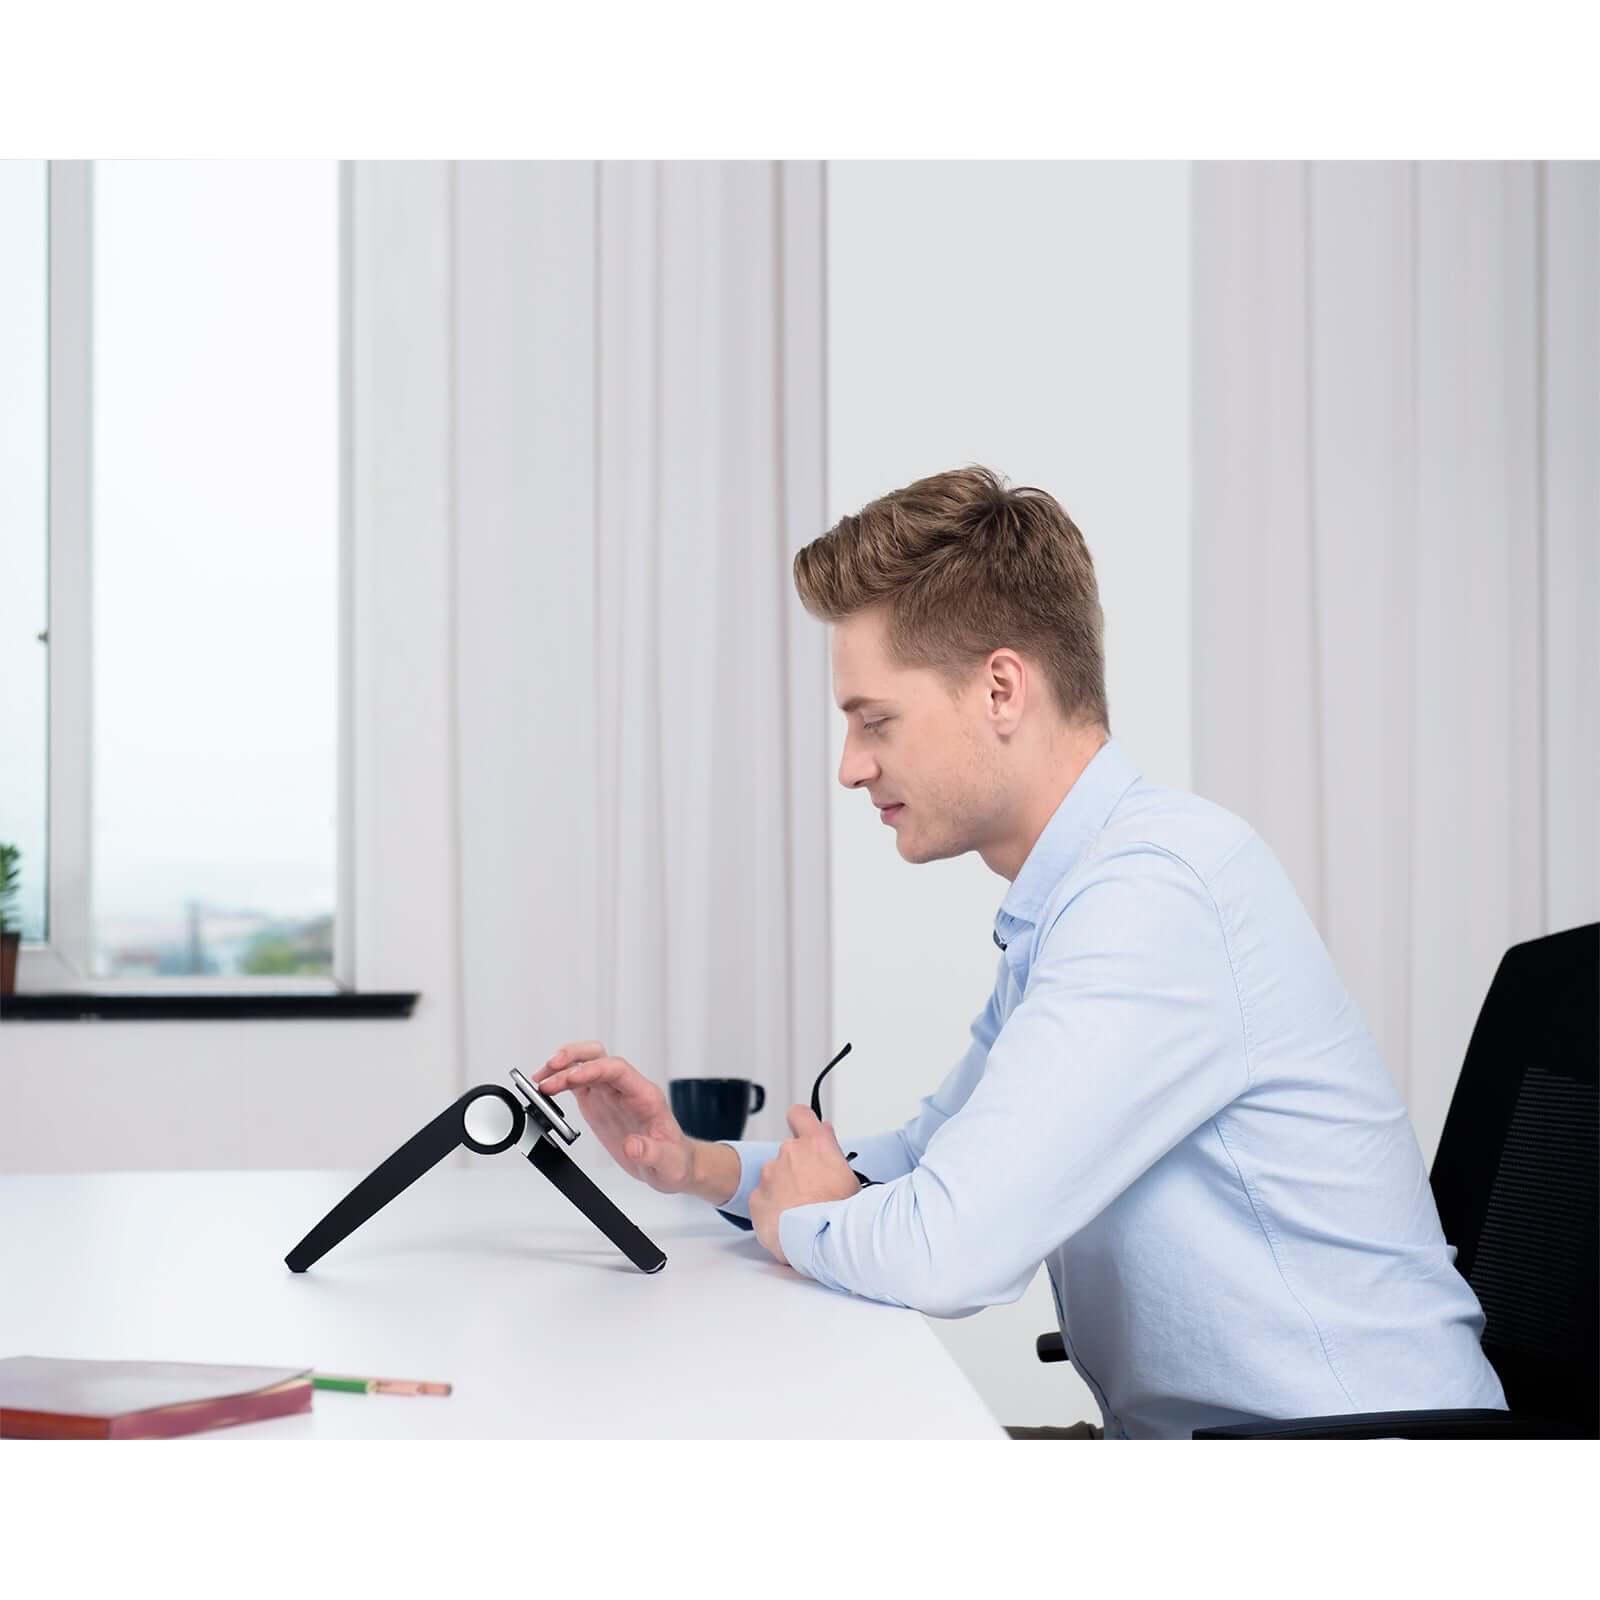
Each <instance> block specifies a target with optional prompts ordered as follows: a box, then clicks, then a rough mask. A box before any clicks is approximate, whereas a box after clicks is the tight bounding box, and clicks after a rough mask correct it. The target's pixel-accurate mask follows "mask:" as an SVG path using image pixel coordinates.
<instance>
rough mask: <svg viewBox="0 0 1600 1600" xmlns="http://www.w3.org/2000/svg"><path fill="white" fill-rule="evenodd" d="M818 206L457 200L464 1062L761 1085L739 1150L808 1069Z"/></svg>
mask: <svg viewBox="0 0 1600 1600" xmlns="http://www.w3.org/2000/svg"><path fill="white" fill-rule="evenodd" d="M822 181H823V180H822V169H821V165H820V163H793V162H790V163H770V162H659V163H657V162H640V163H631V162H630V163H610V162H602V163H544V162H525V163H465V164H462V166H461V168H460V183H461V195H462V214H461V218H460V242H459V247H458V248H459V257H458V259H459V261H460V270H459V272H458V282H457V304H458V323H459V327H460V331H461V355H462V365H461V369H460V373H459V377H458V386H459V390H460V392H459V395H458V403H457V413H456V414H457V417H458V431H459V434H460V437H459V438H458V442H457V459H458V463H459V481H458V492H457V506H458V514H459V517H460V521H459V526H458V529H457V540H458V544H459V547H460V559H461V563H462V571H463V583H462V586H461V592H462V598H461V601H460V611H461V617H460V624H459V630H458V631H459V633H460V636H461V638H462V640H463V641H464V642H463V646H462V649H463V652H464V653H463V663H464V670H463V673H462V678H461V684H460V691H459V692H460V703H461V707H462V730H463V734H462V739H463V754H462V762H461V769H462V773H463V778H462V789H461V800H460V808H461V815H462V829H463V839H464V862H465V865H464V869H463V902H462V924H463V948H464V950H465V952H466V955H465V959H464V976H463V986H464V990H465V993H466V996H467V1006H466V1014H467V1019H468V1035H469V1041H471V1040H477V1041H481V1042H483V1044H485V1045H490V1043H491V1041H497V1042H505V1041H510V1040H512V1039H523V1038H526V1039H527V1040H528V1041H529V1047H530V1048H531V1049H532V1050H533V1051H534V1053H535V1054H536V1055H538V1059H542V1054H539V1052H543V1053H548V1051H549V1050H551V1049H553V1048H555V1046H556V1045H558V1044H560V1043H562V1042H563V1041H564V1040H566V1039H570V1038H579V1037H595V1038H599V1039H601V1040H603V1041H604V1043H605V1044H606V1046H607V1048H608V1049H609V1050H611V1051H612V1052H614V1053H616V1054H620V1055H624V1056H626V1057H627V1058H628V1059H629V1060H630V1061H632V1062H634V1064H635V1065H636V1066H638V1067H639V1068H640V1069H641V1070H642V1071H644V1072H646V1073H647V1074H649V1075H650V1076H651V1077H653V1078H654V1079H656V1080H657V1081H659V1082H660V1083H662V1084H663V1085H665V1084H666V1082H667V1081H668V1080H669V1079H670V1078H674V1077H748V1078H753V1079H755V1080H757V1081H758V1082H760V1083H762V1084H763V1085H764V1086H765V1087H766V1090H767V1096H768V1109H767V1110H766V1111H765V1112H763V1113H762V1115H761V1116H760V1117H758V1118H756V1119H754V1120H753V1121H752V1124H751V1127H750V1129H749V1130H748V1131H749V1133H750V1134H751V1136H757V1137H759V1136H778V1135H779V1134H785V1133H786V1129H785V1124H784V1112H785V1110H786V1109H787V1107H788V1105H789V1104H791V1103H792V1102H793V1101H794V1100H797V1099H804V1098H805V1096H806V1093H807V1092H808V1090H809V1086H810V1081H811V1078H812V1077H813V1076H814V1075H815V1073H816V1072H817V1071H818V1070H820V1068H821V1066H822V1065H823V1063H824V1062H825V1061H826V1060H827V1059H828V1056H829V1054H831V1050H830V1049H829V1047H828V1038H829V1028H830V1025H831V1018H830V1014H829V1013H830V1005H829V982H830V972H831V963H830V956H829V934H828V902H827V881H828V872H827V831H826V830H827V802H828V789H827V785H828V781H829V749H828V741H827V723H826V714H827V709H828V706H829V703H830V700H829V671H828V660H827V639H826V630H825V628H824V627H823V625H822V624H821V623H818V622H816V621H814V620H813V619H811V618H810V617H808V616H807V615H806V614H805V612H804V610H803V609H802V608H801V606H800V604H799V601H798V599H797V598H796V596H795V594H794V588H793V583H792V579H791V576H790V567H791V563H792V560H793V556H794V553H795V551H796V550H797V549H798V547H799V546H800V545H801V544H803V543H805V542H807V541H808V540H810V539H812V538H814V537H815V536H816V535H817V534H818V533H819V532H821V531H822V529H823V526H824V523H823V515H824V507H825V503H826V502H825V494H824V481H823V472H824V432H823V405H824V398H823V386H822V380H823V369H822V356H821V352H822V349H823V329H822V315H823V192H822ZM469 574H470V575H471V576H470V577H469V576H468V575H469ZM519 595H520V596H521V598H520V599H519V598H518V596H519ZM530 614H531V615H533V616H536V617H537V618H538V619H539V622H540V626H539V627H538V628H537V629H529V628H528V627H527V626H526V625H525V623H523V624H522V625H519V619H526V618H527V617H528V616H529V615H530ZM485 622H487V625H488V626H487V631H485V627H484V624H485ZM510 684H520V685H521V689H520V690H519V691H517V692H515V693H513V692H512V691H511V690H510V688H509V687H508V685H510ZM490 706H499V707H500V708H502V710H503V711H504V712H505V713H506V714H507V715H505V716H496V715H491V714H490V713H489V712H488V710H487V709H486V708H487V707H490ZM530 725H533V726H537V727H538V728H539V729H540V730H541V733H540V738H541V741H542V745H543V747H544V748H546V749H549V750H551V751H552V752H553V753H554V754H555V756H556V759H555V760H554V761H552V760H548V759H544V758H543V757H541V756H540V755H538V754H536V753H535V752H533V751H532V750H531V749H527V745H528V740H529V738H530V734H529V732H528V731H527V730H528V728H529V727H530ZM508 742H509V744H510V746H511V747H512V748H517V747H519V746H520V747H523V748H524V749H525V751H526V753H525V756H524V758H523V759H521V760H512V759H508V757H507V755H506V753H505V750H506V746H507V743H508ZM547 824H550V825H547ZM518 894H521V895H523V896H524V897H525V898H526V899H527V900H528V901H530V902H532V903H533V905H534V907H535V908H534V909H530V910H529V911H527V912H526V913H524V914H523V915H522V916H521V917H520V918H519V917H516V916H512V915H509V914H508V913H507V912H506V910H505V907H506V904H507V901H508V898H510V899H514V898H515V897H516V896H517V895H518ZM508 932H510V933H512V934H514V935H515V947H514V949H513V950H512V951H510V952H507V951H506V949H505V948H504V946H505V936H506V934H507V933H508ZM563 933H564V934H565V937H563ZM514 972H520V973H521V974H522V975H523V982H522V983H521V984H520V985H514V984H513V982H512V981H511V979H512V974H513V973H514ZM469 1053H470V1054H472V1055H473V1057H474V1060H473V1063H472V1065H471V1066H470V1067H469V1069H468V1071H467V1076H468V1077H469V1078H472V1080H473V1081H478V1080H479V1079H481V1077H482V1076H483V1074H484V1072H486V1071H487V1072H491V1073H492V1072H493V1071H494V1068H493V1066H492V1064H490V1063H489V1062H488V1061H487V1060H486V1061H484V1064H483V1065H482V1066H479V1065H478V1057H479V1055H480V1052H479V1051H478V1050H477V1048H476V1047H474V1046H473V1045H472V1044H471V1043H470V1042H469ZM496 1053H497V1054H498V1053H500V1052H498V1051H497V1052H496Z"/></svg>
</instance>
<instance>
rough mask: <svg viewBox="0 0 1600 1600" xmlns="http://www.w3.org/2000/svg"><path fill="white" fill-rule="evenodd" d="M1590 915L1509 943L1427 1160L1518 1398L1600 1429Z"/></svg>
mask: <svg viewBox="0 0 1600 1600" xmlns="http://www.w3.org/2000/svg"><path fill="white" fill-rule="evenodd" d="M1597 1075H1600V924H1593V925H1591V926H1589V927H1585V928H1575V929H1572V930H1570V931H1568V932H1566V933H1558V934H1552V935H1550V937H1548V938H1545V939H1535V940H1532V941H1530V942H1529V943H1527V944H1520V945H1515V946H1513V947H1512V949H1510V950H1508V951H1507V952H1506V955H1505V957H1504V959H1503V960H1502V961H1501V963H1500V967H1499V970H1498V971H1497V972H1496V973H1495V977H1494V982H1493V983H1492V984H1491V985H1490V987H1489V994H1488V997H1487V998H1486V999H1485V1001H1484V1003H1483V1010H1482V1012H1481V1013H1480V1015H1479V1017H1478V1023H1477V1027H1476V1028H1475V1029H1474V1030H1473V1034H1472V1041H1471V1043H1470V1044H1469V1045H1468V1047H1467V1057H1466V1061H1465V1063H1464V1064H1463V1066H1462V1069H1461V1078H1460V1081H1459V1082H1458V1083H1457V1085H1456V1092H1455V1096H1454V1098H1453V1099H1452V1100H1451V1102H1450V1114H1449V1116H1448V1118H1447V1119H1446V1121H1445V1126H1444V1131H1443V1133H1442V1135H1441V1136H1440V1140H1439V1153H1438V1157H1437V1159H1436V1160H1435V1162H1434V1166H1433V1176H1432V1183H1433V1193H1434V1199H1435V1201H1436V1202H1437V1204H1438V1207H1439V1220H1440V1222H1441V1223H1442V1224H1443V1226H1444V1233H1445V1238H1446V1239H1447V1240H1448V1241H1449V1242H1450V1243H1451V1244H1453V1245H1455V1247H1456V1266H1457V1268H1458V1269H1459V1270H1460V1272H1461V1273H1462V1275H1463V1276H1464V1277H1465V1278H1466V1280H1467V1282H1468V1283H1470V1284H1471V1285H1472V1288H1473V1292H1474V1293H1475V1294H1476V1295H1477V1297H1478V1300H1479V1302H1480V1303H1481V1304H1482V1306H1483V1311H1484V1318H1485V1323H1484V1330H1483V1348H1484V1353H1485V1354H1486V1355H1487V1356H1488V1357H1489V1359H1490V1361H1491V1362H1493V1363H1494V1366H1495V1369H1496V1371H1497V1372H1498V1373H1499V1375H1500V1381H1501V1383H1502V1384H1503V1385H1504V1387H1505V1391H1506V1402H1507V1404H1508V1405H1510V1407H1511V1409H1512V1410H1513V1411H1523V1412H1528V1413H1530V1414H1532V1415H1535V1416H1543V1417H1550V1418H1554V1419H1556V1420H1560V1421H1567V1422H1575V1423H1579V1424H1581V1425H1583V1426H1585V1427H1586V1428H1588V1429H1589V1430H1591V1431H1595V1430H1596V1429H1600V1382H1597V1369H1600V1336H1597V1329H1600V1181H1597V1173H1600V1138H1597V1131H1596V1130H1597V1126H1600V1108H1597V1085H1596V1080H1597Z"/></svg>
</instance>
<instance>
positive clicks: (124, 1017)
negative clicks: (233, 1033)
mask: <svg viewBox="0 0 1600 1600" xmlns="http://www.w3.org/2000/svg"><path fill="white" fill-rule="evenodd" d="M416 1003H417V995H415V994H356V993H354V992H350V991H345V992H342V993H337V994H237V993H236V994H96V993H93V992H87V993H82V994H77V993H73V992H71V991H63V990H57V991H56V992H55V993H53V994H8V995H6V996H5V997H4V998H0V1022H243V1021H293V1020H322V1021H332V1020H338V1021H344V1020H346V1019H351V1018H353V1019H359V1020H363V1021H365V1020H370V1019H372V1018H404V1017H409V1016H410V1015H411V1009H412V1007H413V1006H415V1005H416Z"/></svg>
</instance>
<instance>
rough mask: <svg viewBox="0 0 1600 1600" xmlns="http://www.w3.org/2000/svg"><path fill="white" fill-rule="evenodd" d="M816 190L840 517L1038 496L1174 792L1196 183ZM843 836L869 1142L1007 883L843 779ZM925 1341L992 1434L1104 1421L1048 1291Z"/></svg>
mask: <svg viewBox="0 0 1600 1600" xmlns="http://www.w3.org/2000/svg"><path fill="white" fill-rule="evenodd" d="M828 197H829V198H828V236H829V278H828V283H829V307H828V315H829V345H828V359H829V369H828V405H829V428H828V451H829V516H830V518H833V517H838V516H840V515H843V514H844V513H845V512H849V511H854V510H857V509H859V507H860V506H861V505H862V504H863V503H864V502H865V501H867V500H870V499H871V498H873V497H874V496H875V495H878V494H881V493H883V492H885V491H886V490H889V489H892V488H895V487H897V486H898V485H900V484H903V483H906V482H909V481H910V480H911V479H913V478H916V477H920V476H923V475H924V474H926V473H930V472H938V471H942V470H944V469H946V468H948V467H953V466H959V465H961V464H962V463H964V462H969V461H979V462H983V463H985V464H987V465H989V466H992V467H994V468H996V469H997V470H998V471H1001V472H1003V473H1005V474H1006V476H1007V477H1009V478H1010V479H1011V480H1012V482H1014V483H1019V484H1021V483H1031V484H1035V485H1037V486H1039V487H1040V488H1044V489H1047V490H1049V491H1050V492H1051V493H1052V494H1054V495H1055V496H1056V497H1057V498H1058V499H1059V500H1060V501H1061V503H1062V504H1063V505H1064V506H1065V507H1066V509H1067V512H1068V513H1069V515H1071V517H1072V518H1073V520H1074V521H1075V522H1076V523H1077V524H1078V526H1079V527H1080V528H1081V529H1082V531H1083V534H1084V537H1085V539H1086V540H1087V541H1088V544H1089V548H1090V551H1091V553H1092V554H1093V556H1094V560H1095V567H1096V571H1097V574H1098V577H1099V582H1100V589H1101V601H1102V604H1103V605H1104V608H1105V612H1106V646H1107V693H1108V698H1109V705H1110V713H1111V727H1112V732H1113V733H1114V734H1115V735H1116V737H1117V739H1118V740H1119V742H1121V743H1122V744H1123V745H1124V746H1125V747H1126V749H1127V750H1128V752H1129V754H1130V755H1131V756H1132V758H1133V759H1134V761H1135V762H1136V764H1138V765H1139V766H1140V768H1141V769H1142V770H1143V772H1144V774H1145V776H1146V777H1147V778H1149V779H1150V780H1151V781H1152V782H1158V783H1166V784H1172V785H1174V786H1177V787H1181V788H1186V787H1187V786H1188V784H1189V776H1190V729H1189V173H1188V167H1187V165H1186V164H1183V163H1169V164H1146V163H1128V164H1116V163H1055V162H1049V163H1020V162H1019V163H1010V162H1004V163H1002V162H995V163H979V162H920V163H899V162H883V163H879V162H836V163H831V164H830V166H829V168H828ZM843 724H844V719H843V718H842V717H840V716H838V715H837V713H835V714H834V718H833V728H834V744H833V760H834V763H835V770H836V771H837V763H838V760H839V758H840V755H841V753H842V749H843V735H844V726H843ZM832 826H833V841H834V850H833V905H834V927H833V934H834V1019H835V1020H834V1026H835V1031H836V1032H837V1034H838V1040H837V1043H836V1045H835V1048H837V1046H838V1045H839V1044H843V1043H844V1041H845V1040H847V1039H848V1040H850V1041H851V1044H852V1046H853V1048H852V1050H851V1053H850V1055H849V1056H848V1057H847V1058H846V1059H845V1060H844V1061H843V1062H842V1063H841V1064H840V1065H839V1067H838V1068H837V1069H836V1070H835V1071H834V1072H833V1073H832V1074H830V1075H829V1078H828V1085H829V1088H831V1089H832V1090H833V1095H832V1099H831V1102H830V1105H829V1108H828V1109H829V1111H830V1115H831V1116H832V1118H833V1120H834V1122H835V1123H836V1125H837V1126H838V1127H839V1129H840V1131H841V1133H848V1132H851V1131H856V1132H862V1133H869V1132H878V1131H882V1130H883V1129H886V1128H892V1127H897V1126H899V1124H900V1123H902V1122H903V1121H904V1120H905V1119H906V1118H907V1117H908V1116H910V1115H911V1114H912V1112H913V1111H914V1110H915V1109H916V1104H917V1101H918V1100H919V1099H920V1098H921V1096H923V1095H924V1094H926V1093H928V1092H929V1091H930V1090H931V1089H932V1088H934V1087H935V1086H936V1085H937V1084H938V1083H939V1081H940V1080H941V1079H942V1078H943V1077H944V1075H945V1073H946V1072H947V1071H948V1070H949V1069H950V1067H951V1066H953V1065H954V1063H955V1062H956V1060H957V1059H958V1058H959V1057H960V1056H961V1054H962V1052H963V1051H964V1049H965V1047H966V1044H967V1030H968V1028H969V1026H970V1024H971V1021H972V1019H973V1017H974V1016H975V1015H976V1014H977V1013H978V1012H979V1011H981V1010H982V1008H983V1005H984V1002H985V1001H986V999H987V997H988V993H989V988H990V985H991V984H992V982H993V980H994V970H995V961H996V951H995V947H994V944H993V942H992V940H991V930H992V928H993V923H994V914H995V911H996V910H997V909H998V907H999V905H1000V902H1001V900H1002V899H1003V898H1004V897H1005V891H1006V889H1007V887H1008V885H1007V883H1006V881H1005V880H1004V879H1003V878H999V877H996V876H995V875H994V874H992V873H991V872H990V871H989V870H988V868H987V867H985V866H984V864H983V862H982V861H981V860H979V859H978V857H976V856H966V857H963V858H961V859H959V860H955V861H939V862H931V863H928V864H926V865H923V866H919V867H912V866H909V865H908V864H907V863H905V862H903V861H902V860H901V859H900V857H899V856H898V854H897V853H896V851H895V847H894V840H893V838H892V836H891V834H890V831H889V830H887V829H885V828H884V827H883V825H882V824H881V823H880V821H879V820H878V817H877V814H876V813H875V812H874V811H873V809H872V807H871V805H870V804H868V802H867V799H866V796H865V795H862V794H853V793H849V792H847V791H846V790H844V789H842V788H840V787H838V786H837V784H836V785H835V787H834V805H833V816H832ZM818 1065H819V1067H820V1065H821V1063H820V1062H819V1063H818ZM835 1086H836V1087H835ZM825 1092H826V1091H825ZM930 1320H932V1319H930ZM932 1326H933V1327H934V1329H935V1330H936V1331H937V1332H938V1333H939V1334H940V1336H941V1337H942V1338H943V1339H944V1340H945V1342H946V1344H947V1345H948V1346H949V1347H950V1349H951V1350H952V1351H953V1352H954V1354H955V1355H956V1357H957V1359H958V1360H959V1361H960V1362H961V1364H962V1366H963V1367H964V1368H965V1369H966V1371H967V1373H968V1375H969V1376H970V1377H971V1379H972V1381H973V1382H974V1384H975V1385H976V1386H977V1388H978V1390H979V1392H980V1393H982V1394H983V1396H984V1398H985V1399H986V1400H987V1402H988V1403H989V1405H990V1406H991V1408H993V1409H994V1410H995V1411H996V1412H997V1413H998V1414H999V1416H1000V1420H1001V1421H1002V1422H1008V1423H1029V1424H1037V1423H1045V1422H1052V1423H1053V1422H1059V1421H1066V1422H1071V1421H1076V1420H1078V1419H1079V1418H1080V1417H1083V1418H1088V1419H1090V1420H1093V1421H1098V1419H1099V1411H1098V1409H1097V1408H1096V1406H1095V1404H1094V1401H1093V1399H1092V1397H1091V1396H1090V1394H1089V1391H1088V1390H1087V1388H1085V1387H1084V1385H1083V1384H1082V1382H1081V1381H1080V1380H1079V1379H1078V1377H1077V1375H1076V1374H1075V1373H1074V1372H1073V1371H1072V1369H1071V1368H1070V1367H1068V1366H1066V1365H1055V1366H1050V1367H1045V1366H1041V1365H1039V1364H1038V1363H1037V1362H1036V1360H1035V1359H1034V1353H1033V1338H1034V1335H1035V1334H1038V1333H1043V1332H1046V1331H1047V1330H1049V1329H1051V1328H1053V1327H1054V1326H1055V1312H1054V1307H1053V1305H1052V1303H1051V1297H1050V1289H1049V1283H1048V1281H1047V1279H1046V1277H1045V1275H1044V1274H1043V1273H1042V1272H1041V1273H1040V1274H1039V1275H1038V1276H1037V1277H1036V1278H1035V1280H1034V1282H1033V1285H1032V1286H1031V1287H1030V1288H1029V1290H1028V1291H1027V1293H1026V1294H1024V1296H1023V1297H1022V1299H1021V1300H1019V1301H1018V1302H1016V1304H1014V1305H1011V1306H997V1307H992V1308H990V1309H989V1310H988V1311H985V1312H982V1313H980V1314H979V1315H978V1316H976V1317H969V1318H963V1319H960V1320H957V1321H938V1320H932Z"/></svg>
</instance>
